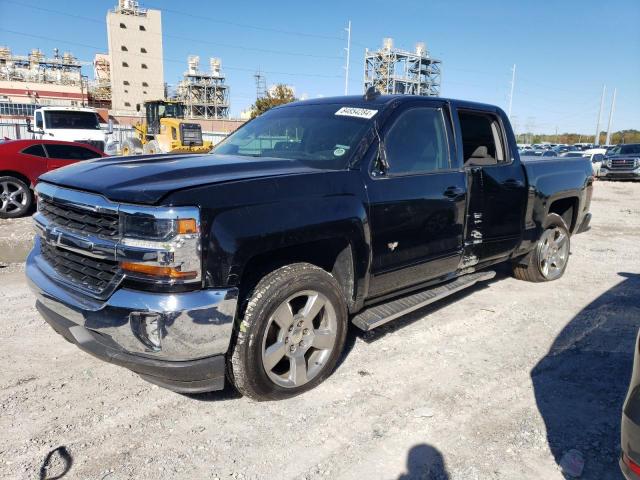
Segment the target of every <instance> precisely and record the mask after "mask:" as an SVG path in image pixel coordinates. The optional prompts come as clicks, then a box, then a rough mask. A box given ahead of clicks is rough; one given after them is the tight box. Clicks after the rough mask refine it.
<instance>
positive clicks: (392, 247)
mask: <svg viewBox="0 0 640 480" xmlns="http://www.w3.org/2000/svg"><path fill="white" fill-rule="evenodd" d="M397 246H398V242H390V243H387V247H389V250H391V251H392V252H393V251H394V250H395V249H396V247H397Z"/></svg>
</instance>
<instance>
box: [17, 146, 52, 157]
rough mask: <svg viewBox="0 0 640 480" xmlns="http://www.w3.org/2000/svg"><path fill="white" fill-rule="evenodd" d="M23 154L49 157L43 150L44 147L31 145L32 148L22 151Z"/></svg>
mask: <svg viewBox="0 0 640 480" xmlns="http://www.w3.org/2000/svg"><path fill="white" fill-rule="evenodd" d="M22 153H26V154H27V155H33V156H35V157H46V156H47V154H46V153H45V151H44V148H42V145H31V146H30V147H27V148H25V149H24V150H22Z"/></svg>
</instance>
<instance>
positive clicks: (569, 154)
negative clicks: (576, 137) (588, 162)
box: [558, 151, 585, 158]
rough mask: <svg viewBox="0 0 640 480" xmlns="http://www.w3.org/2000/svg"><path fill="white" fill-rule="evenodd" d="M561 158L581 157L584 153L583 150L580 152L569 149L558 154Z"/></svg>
mask: <svg viewBox="0 0 640 480" xmlns="http://www.w3.org/2000/svg"><path fill="white" fill-rule="evenodd" d="M558 156H559V157H561V158H580V157H584V156H585V155H584V153H583V152H582V151H580V152H574V151H571V152H569V151H567V152H563V153H561V154H560V155H558Z"/></svg>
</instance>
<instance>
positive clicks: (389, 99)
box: [277, 95, 498, 110]
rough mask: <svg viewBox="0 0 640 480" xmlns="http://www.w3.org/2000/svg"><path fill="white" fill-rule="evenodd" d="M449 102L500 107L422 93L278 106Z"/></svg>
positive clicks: (359, 97)
mask: <svg viewBox="0 0 640 480" xmlns="http://www.w3.org/2000/svg"><path fill="white" fill-rule="evenodd" d="M416 101H419V102H425V103H429V102H447V103H451V104H453V105H455V106H459V107H465V108H474V109H478V110H494V109H496V108H498V107H496V106H495V105H489V104H486V103H478V102H471V101H467V100H457V99H453V98H443V97H427V96H422V95H377V96H375V97H373V98H371V99H369V100H366V99H365V97H364V95H347V96H338V97H321V98H313V99H310V100H299V101H297V102H292V103H287V104H285V105H280V106H279V107H277V108H286V107H289V106H299V105H357V106H362V107H364V106H366V105H372V106H373V105H375V106H377V107H378V108H385V107H387V106H389V105H390V104H391V103H398V102H401V103H409V102H416Z"/></svg>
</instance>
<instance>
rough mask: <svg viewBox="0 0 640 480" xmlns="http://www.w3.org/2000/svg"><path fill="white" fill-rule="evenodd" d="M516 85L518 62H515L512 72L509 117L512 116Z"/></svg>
mask: <svg viewBox="0 0 640 480" xmlns="http://www.w3.org/2000/svg"><path fill="white" fill-rule="evenodd" d="M515 85H516V64H515V63H514V64H513V72H512V74H511V93H510V94H509V114H508V116H509V118H511V107H512V106H513V89H514V87H515Z"/></svg>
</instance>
